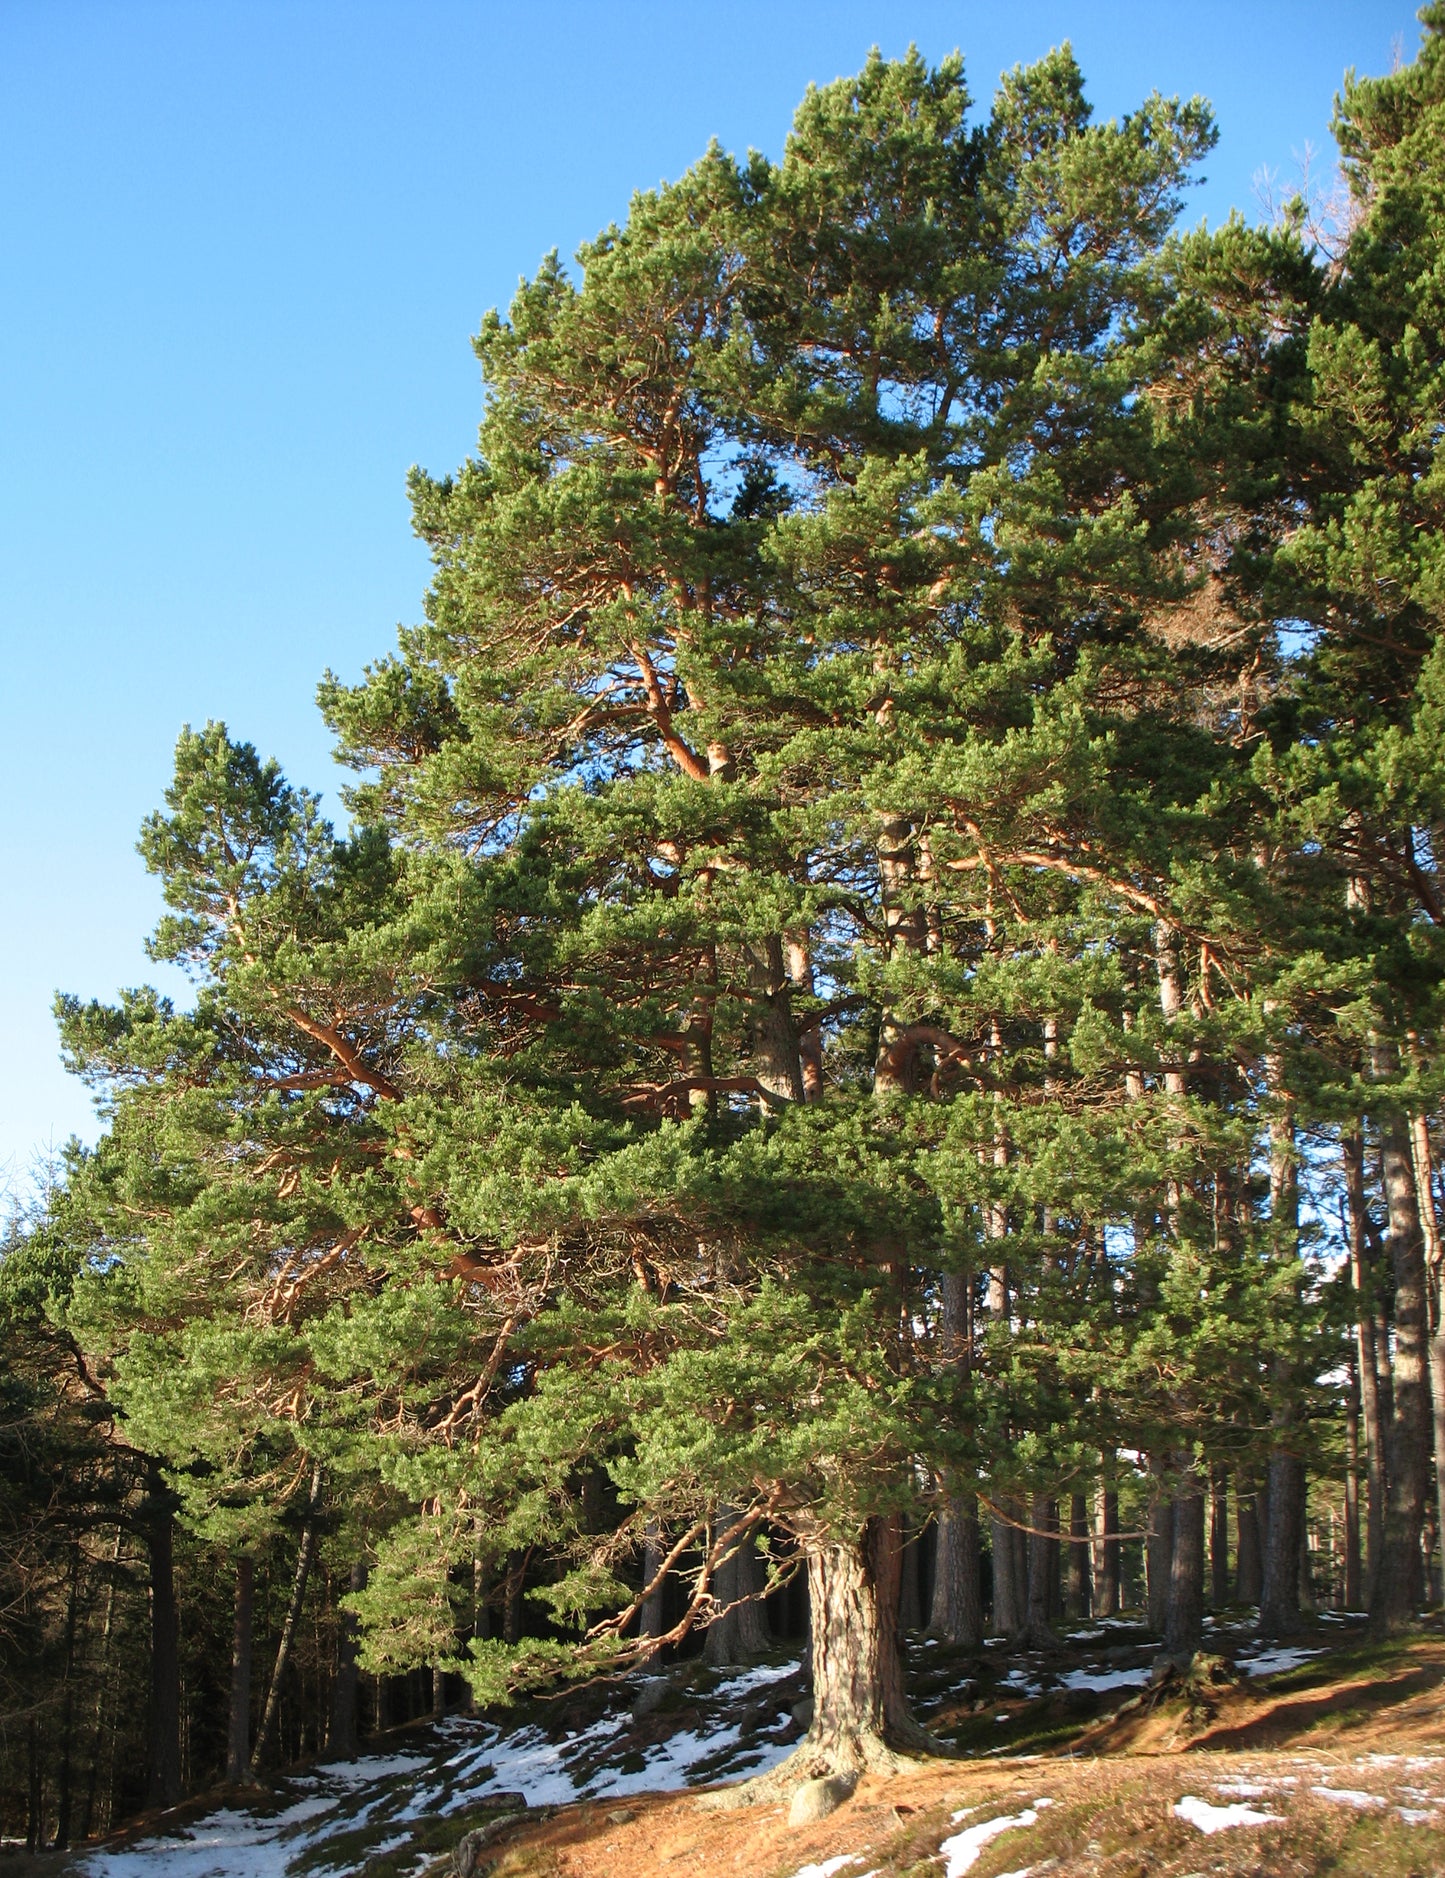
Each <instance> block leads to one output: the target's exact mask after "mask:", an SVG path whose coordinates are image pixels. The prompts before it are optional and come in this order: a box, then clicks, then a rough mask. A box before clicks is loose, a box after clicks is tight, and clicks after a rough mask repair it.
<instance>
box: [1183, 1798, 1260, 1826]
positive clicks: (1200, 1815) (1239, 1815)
mask: <svg viewBox="0 0 1445 1878" xmlns="http://www.w3.org/2000/svg"><path fill="white" fill-rule="evenodd" d="M1174 1811H1175V1812H1176V1813H1177V1814H1178V1815H1179V1817H1180V1818H1181V1819H1183V1820H1187V1821H1188V1822H1189V1824H1190V1825H1191V1826H1197V1827H1198V1828H1199V1830H1200V1831H1201V1832H1224V1831H1225V1830H1226V1828H1228V1827H1230V1826H1271V1825H1276V1824H1277V1823H1278V1822H1279V1819H1280V1815H1279V1814H1278V1813H1257V1812H1255V1810H1254V1808H1253V1807H1252V1806H1211V1805H1210V1804H1209V1802H1208V1800H1200V1799H1196V1798H1195V1796H1194V1795H1193V1794H1192V1793H1186V1794H1185V1796H1184V1798H1183V1799H1182V1800H1178V1801H1176V1802H1175V1806H1174Z"/></svg>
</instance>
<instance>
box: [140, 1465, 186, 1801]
mask: <svg viewBox="0 0 1445 1878" xmlns="http://www.w3.org/2000/svg"><path fill="white" fill-rule="evenodd" d="M148 1497H149V1500H150V1506H149V1509H148V1511H147V1516H146V1547H147V1550H148V1552H149V1554H150V1578H151V1700H150V1755H149V1773H148V1776H147V1786H146V1797H147V1801H148V1803H149V1804H150V1805H151V1806H174V1805H175V1804H176V1802H177V1800H179V1799H180V1797H181V1656H180V1619H179V1614H178V1612H177V1609H176V1579H175V1514H174V1512H173V1511H172V1507H171V1497H170V1493H169V1491H168V1490H167V1488H166V1485H165V1482H164V1480H163V1479H162V1478H161V1472H160V1468H159V1467H157V1466H155V1465H154V1464H152V1466H151V1469H150V1477H149V1485H148Z"/></svg>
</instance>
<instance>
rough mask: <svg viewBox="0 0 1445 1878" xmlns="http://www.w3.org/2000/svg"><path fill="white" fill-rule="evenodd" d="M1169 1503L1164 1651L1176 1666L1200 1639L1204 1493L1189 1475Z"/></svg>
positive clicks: (1196, 1646) (1202, 1614) (1201, 1623)
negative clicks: (1171, 1508)
mask: <svg viewBox="0 0 1445 1878" xmlns="http://www.w3.org/2000/svg"><path fill="white" fill-rule="evenodd" d="M1185 1479H1186V1483H1188V1484H1187V1487H1186V1491H1184V1492H1182V1493H1176V1494H1175V1496H1174V1502H1173V1518H1172V1526H1173V1533H1172V1538H1173V1544H1172V1545H1171V1547H1170V1555H1169V1603H1168V1608H1167V1610H1166V1612H1165V1619H1164V1648H1165V1651H1166V1652H1167V1653H1168V1654H1169V1655H1170V1656H1172V1657H1174V1658H1175V1659H1176V1660H1178V1661H1179V1662H1180V1663H1183V1662H1185V1661H1186V1660H1187V1659H1188V1658H1190V1657H1192V1656H1193V1655H1194V1652H1195V1651H1196V1650H1197V1649H1198V1648H1199V1645H1200V1642H1201V1641H1202V1639H1203V1636H1204V1493H1203V1489H1202V1486H1201V1484H1200V1483H1199V1482H1198V1481H1197V1480H1195V1479H1194V1478H1193V1476H1192V1475H1186V1476H1185Z"/></svg>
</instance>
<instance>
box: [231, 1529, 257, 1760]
mask: <svg viewBox="0 0 1445 1878" xmlns="http://www.w3.org/2000/svg"><path fill="white" fill-rule="evenodd" d="M255 1604H256V1561H255V1559H253V1558H252V1556H251V1554H250V1553H249V1552H243V1553H242V1554H241V1555H240V1557H239V1558H238V1559H237V1560H236V1613H235V1622H234V1624H233V1626H232V1631H231V1710H230V1722H229V1726H228V1728H227V1731H226V1778H227V1780H235V1781H242V1780H245V1779H246V1777H247V1774H248V1773H249V1771H250V1766H251V1638H252V1634H253V1631H254V1627H255V1626H254V1613H255Z"/></svg>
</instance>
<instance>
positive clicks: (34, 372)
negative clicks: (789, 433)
mask: <svg viewBox="0 0 1445 1878" xmlns="http://www.w3.org/2000/svg"><path fill="white" fill-rule="evenodd" d="M1065 38H1069V39H1072V41H1073V44H1074V47H1075V50H1076V52H1077V53H1078V55H1079V57H1080V60H1081V62H1082V64H1083V67H1084V70H1085V73H1086V74H1087V77H1088V80H1089V85H1090V95H1091V97H1092V99H1093V101H1094V104H1095V106H1096V109H1097V110H1098V111H1099V113H1100V114H1101V115H1105V116H1107V115H1112V114H1114V113H1117V112H1121V111H1124V110H1127V109H1129V108H1131V107H1132V106H1133V105H1134V104H1135V103H1137V102H1138V100H1139V99H1140V98H1141V97H1142V96H1143V95H1144V94H1145V93H1147V92H1148V91H1149V90H1151V89H1154V88H1158V89H1159V90H1162V91H1165V92H1175V91H1178V92H1183V93H1186V94H1188V93H1192V92H1196V91H1198V92H1202V93H1204V95H1205V96H1207V97H1208V98H1210V99H1211V100H1212V101H1213V103H1214V105H1215V108H1216V110H1217V113H1218V117H1219V122H1220V127H1221V132H1222V135H1221V141H1220V145H1219V148H1218V150H1217V152H1216V154H1215V155H1214V157H1213V158H1212V159H1211V161H1210V162H1209V164H1208V166H1207V180H1206V182H1205V184H1204V186H1203V187H1202V188H1200V189H1199V190H1197V191H1196V192H1195V193H1194V196H1193V199H1192V201H1191V204H1190V207H1189V209H1188V211H1187V213H1188V215H1189V217H1190V219H1197V218H1198V217H1199V216H1200V215H1206V216H1207V217H1208V219H1209V220H1210V221H1211V222H1215V221H1218V220H1220V219H1222V218H1223V216H1224V215H1225V214H1227V212H1228V211H1229V209H1230V207H1231V206H1237V207H1239V208H1241V209H1243V210H1244V211H1245V213H1246V214H1248V215H1250V216H1255V215H1257V214H1258V212H1259V210H1258V204H1257V202H1256V200H1255V197H1254V192H1253V178H1254V176H1255V174H1256V172H1257V171H1258V170H1259V168H1260V167H1261V165H1268V166H1273V167H1274V168H1276V169H1278V170H1279V171H1281V172H1282V173H1285V174H1288V173H1290V172H1291V170H1292V168H1293V166H1294V161H1295V155H1296V153H1298V152H1300V151H1302V149H1303V147H1304V145H1305V144H1306V142H1313V143H1314V144H1315V145H1316V146H1317V147H1319V148H1320V149H1322V150H1323V151H1324V152H1325V153H1326V154H1331V153H1332V147H1331V146H1330V143H1329V135H1328V124H1329V116H1330V104H1331V99H1332V96H1333V94H1334V92H1335V90H1336V89H1337V88H1338V85H1339V83H1340V78H1341V75H1342V73H1343V71H1344V69H1345V67H1346V66H1348V65H1354V66H1356V67H1357V68H1358V69H1359V70H1361V71H1362V72H1368V71H1381V70H1385V69H1387V68H1388V66H1389V64H1390V62H1391V57H1392V50H1393V47H1394V45H1395V44H1396V43H1397V42H1398V43H1399V44H1401V45H1402V47H1403V50H1404V54H1405V56H1406V57H1409V56H1412V54H1413V51H1414V48H1415V45H1416V44H1417V41H1418V28H1417V26H1416V24H1415V19H1414V12H1413V8H1412V6H1410V5H1408V4H1400V3H1399V0H1252V3H1250V4H1244V3H1240V0H1193V4H1185V3H1184V0H1180V4H1177V5H1174V4H1171V5H1164V4H1145V3H1144V0H1134V3H1132V4H1131V3H1129V0H1122V3H1116V4H1100V3H1098V0H1074V4H1055V3H1053V0H1010V3H1009V4H1006V5H1001V4H998V0H990V3H989V4H986V5H985V4H981V3H980V0H954V3H953V4H950V5H941V4H934V3H933V0H916V3H915V0H872V3H871V4H860V3H858V0H828V3H827V4H812V3H810V0H714V4H712V5H711V6H706V7H704V6H699V5H685V4H681V3H673V4H661V3H656V4H644V3H642V0H631V3H629V0H591V3H590V4H586V3H580V0H579V3H577V4H570V5H569V4H562V3H561V0H529V3H528V4H526V5H518V4H513V3H511V0H508V3H507V4H502V3H501V0H493V3H491V4H484V3H482V0H470V3H469V4H462V3H461V0H386V3H385V4H368V3H367V0H174V3H172V4H157V3H153V0H92V3H91V4H84V3H83V0H0V652H3V664H0V909H3V912H0V988H3V989H0V1063H3V1073H0V1170H3V1169H4V1167H5V1166H6V1164H7V1163H9V1164H11V1165H12V1166H18V1167H20V1168H21V1169H22V1170H23V1167H24V1165H25V1164H26V1162H27V1161H28V1159H29V1157H30V1155H31V1153H32V1151H33V1150H34V1149H35V1148H36V1147H37V1146H40V1145H42V1144H44V1143H46V1142H48V1141H52V1140H54V1141H57V1142H58V1141H60V1140H63V1139H64V1137H65V1136H66V1135H68V1134H69V1133H71V1132H72V1131H75V1132H78V1133H80V1134H82V1135H83V1136H85V1137H87V1138H89V1137H91V1136H93V1134H94V1132H95V1122H94V1118H93V1115H92V1113H91V1110H90V1104H89V1098H88V1096H87V1095H86V1093H85V1091H84V1090H83V1089H81V1088H80V1087H79V1086H78V1085H75V1084H72V1083H71V1082H70V1081H69V1079H67V1078H66V1076H65V1075H64V1073H63V1071H62V1070H61V1068H60V1065H59V1060H58V1056H57V1052H56V1046H55V1039H54V1031H53V1027H52V1023H51V1018H50V1014H49V1007H50V1001H51V998H52V996H53V994H54V992H55V990H56V989H57V988H64V989H66V990H71V991H76V992H80V993H82V994H84V995H86V996H109V995H111V994H112V993H113V992H114V991H115V989H116V987H117V986H119V985H122V984H134V983H139V982H142V981H144V980H146V979H147V978H149V979H152V980H154V979H155V978H157V977H158V976H159V974H158V973H157V972H156V969H155V968H154V967H152V966H150V965H149V964H148V962H147V961H146V959H145V957H144V953H143V950H142V939H143V936H144V934H145V933H146V931H147V930H148V929H149V928H150V926H151V925H152V923H153V922H154V919H155V916H156V912H157V910H158V898H157V895H156V893H155V890H154V887H153V884H152V883H151V882H150V881H149V880H148V879H147V878H146V876H145V874H144V872H143V870H142V868H141V865H140V862H139V860H138V859H137V857H136V855H135V852H134V842H135V835H136V830H137V827H138V825H139V822H140V820H141V818H142V816H143V815H145V814H146V813H147V812H148V811H149V810H150V809H151V808H153V807H154V806H155V805H156V804H157V802H158V801H159V799H160V795H161V791H162V789H163V788H164V785H165V781H166V777H167V774H168V770H169V761H170V751H171V748H172V745H173V743H174V740H175V735H176V732H177V730H178V729H179V727H180V725H181V724H182V723H183V722H186V721H190V722H193V723H197V724H199V723H202V722H204V721H205V719H206V718H208V717H221V718H224V719H225V720H226V721H227V723H228V724H229V725H230V726H231V729H232V731H233V732H234V733H236V734H240V735H242V736H245V737H247V738H249V739H251V741H253V742H254V743H256V744H257V745H258V746H259V747H260V749H261V751H262V753H263V754H272V755H275V756H277V757H279V758H280V760H281V761H282V763H283V765H284V766H285V768H286V769H287V771H288V773H289V774H290V775H291V776H292V778H293V779H294V780H296V781H299V782H305V783H307V784H309V785H311V786H312V787H314V788H319V789H323V790H326V791H328V792H330V791H334V788H335V786H336V784H337V782H338V781H339V780H341V778H340V775H339V772H337V771H336V770H335V769H334V767H333V766H332V764H331V762H330V757H329V750H328V745H327V739H326V735H325V732H324V729H323V727H322V725H321V723H320V721H319V719H318V718H317V716H316V713H315V710H314V707H313V705H312V694H313V691H314V687H315V683H316V679H317V677H318V675H319V674H320V672H321V671H322V670H323V668H324V667H326V666H328V665H330V666H332V667H334V668H335V669H336V670H338V671H340V672H342V673H343V674H346V675H354V674H355V673H356V672H357V671H358V670H359V668H360V666H361V665H362V663H363V661H365V660H366V659H367V658H370V657H372V656H375V655H376V654H378V653H380V652H382V651H384V650H385V649H386V648H387V647H388V646H389V645H390V643H391V640H392V635H393V632H394V629H395V626H396V623H397V622H398V621H399V620H405V619H410V618H414V617H415V616H416V614H417V612H418V608H419V600H420V596H421V593H422V590H423V588H424V586H425V582H426V563H425V557H424V556H423V554H422V552H421V550H420V549H419V547H418V545H417V544H416V543H415V542H414V541H413V540H412V538H411V535H410V532H409V528H408V519H407V511H406V504H405V500H404V492H403V480H404V476H405V472H406V469H407V466H408V465H409V464H411V463H413V462H419V463H423V464H425V465H426V466H427V467H428V468H431V469H434V470H444V469H447V468H450V467H451V466H453V465H454V464H455V463H457V462H458V461H459V460H460V459H461V458H462V457H463V456H464V455H465V454H466V453H467V451H468V449H469V448H470V447H471V445H472V442H473V438H474V435H475V428H476V422H477V418H478V415H479V409H480V405H479V389H478V380H477V372H476V366H475V362H474V360H473V358H472V355H471V352H470V349H469V346H468V338H469V335H470V334H471V333H472V332H474V331H475V330H476V327H477V325H478V322H479V320H480V317H481V315H482V313H483V312H484V311H485V309H486V308H487V307H488V306H491V305H493V304H496V303H498V302H500V303H505V302H506V301H507V299H508V298H509V297H510V295H511V292H512V289H513V287H514V286H515V283H516V280H517V277H518V275H519V274H520V273H521V272H523V271H524V270H525V271H531V270H532V269H533V268H534V267H535V266H536V264H537V261H538V259H539V258H540V257H541V255H542V254H543V253H544V252H545V251H546V250H547V249H548V248H550V247H553V246H557V247H559V248H561V249H562V251H563V252H564V253H571V251H572V250H573V249H575V247H576V246H577V244H578V243H579V242H580V241H582V240H584V239H586V238H587V237H589V236H590V235H592V234H593V233H595V232H596V230H597V229H598V228H599V227H601V226H602V225H603V224H605V223H606V222H608V221H609V220H611V219H613V218H614V217H620V216H621V215H622V214H623V213H624V212H625V210H626V206H627V200H628V196H629V194H630V192H631V191H632V190H633V189H635V188H638V187H644V186H647V185H650V184H653V183H655V182H657V181H659V180H660V179H662V178H664V177H673V176H676V175H678V174H679V172H680V171H682V170H683V169H685V168H686V166H687V165H688V164H689V163H690V162H691V161H692V160H693V159H694V158H695V157H697V156H698V155H699V154H700V153H701V151H702V150H703V148H704V147H705V145H706V143H707V141H708V139H709V138H710V137H712V136H716V137H718V138H719V139H720V140H721V141H722V142H723V143H724V144H725V145H727V146H728V147H730V148H732V149H735V150H739V151H741V150H744V149H746V148H747V147H748V146H749V145H753V146H756V147H758V148H760V149H762V150H764V151H766V152H768V153H769V154H771V155H777V154H780V152H781V149H782V143H783V138H784V136H785V134H786V131H787V127H788V122H789V118H790V116H791V112H792V108H793V106H794V104H795V103H796V101H797V99H798V98H799V96H800V95H801V94H802V91H803V89H804V87H805V86H806V85H807V83H808V82H809V81H810V80H818V81H826V80H828V79H831V78H833V77H836V76H837V75H838V74H840V73H844V72H851V71H854V70H856V69H857V68H858V67H859V66H860V65H861V64H862V62H863V59H864V58H865V56H866V54H867V52H868V48H869V46H870V45H872V44H874V43H875V42H876V43H878V44H879V45H881V47H882V49H883V50H884V52H885V53H889V54H897V53H900V52H902V51H903V50H904V48H905V47H906V46H907V44H908V42H909V41H910V40H914V41H916V42H917V43H918V45H919V46H920V47H921V48H922V50H923V51H924V52H925V53H926V54H928V55H929V56H930V57H933V58H937V57H940V56H941V55H942V54H944V53H945V52H947V51H949V50H951V49H952V48H953V47H955V46H957V47H960V48H961V49H962V51H963V52H964V55H965V58H966V61H967V70H968V74H969V79H970V84H971V88H972V90H973V92H974V95H975V97H976V98H977V99H978V100H980V101H981V102H982V103H985V104H986V101H987V99H988V98H989V96H990V95H991V93H992V89H993V85H994V81H995V79H996V78H997V75H998V73H999V72H1000V71H1001V70H1002V69H1004V68H1006V67H1008V66H1010V65H1013V64H1015V63H1017V62H1018V61H1021V60H1029V59H1033V58H1035V57H1037V56H1039V55H1040V54H1042V53H1044V52H1045V51H1047V50H1048V48H1049V47H1050V46H1051V45H1053V44H1057V43H1058V42H1059V41H1061V40H1063V39H1065ZM332 799H333V800H334V796H333V798H332Z"/></svg>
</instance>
